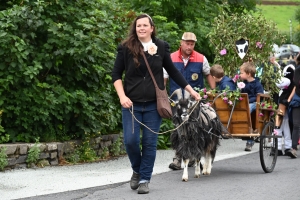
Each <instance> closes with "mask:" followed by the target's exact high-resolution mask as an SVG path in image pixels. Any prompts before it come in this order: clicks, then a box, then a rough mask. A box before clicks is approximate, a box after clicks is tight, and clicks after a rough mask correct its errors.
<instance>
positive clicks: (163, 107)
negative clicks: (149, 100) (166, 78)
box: [142, 50, 173, 118]
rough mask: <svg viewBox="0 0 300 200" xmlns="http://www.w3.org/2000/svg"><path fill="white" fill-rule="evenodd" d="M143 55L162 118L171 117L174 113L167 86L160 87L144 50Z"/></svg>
mask: <svg viewBox="0 0 300 200" xmlns="http://www.w3.org/2000/svg"><path fill="white" fill-rule="evenodd" d="M142 55H143V57H144V60H145V63H146V65H147V68H148V71H149V73H150V75H151V78H152V81H153V83H154V86H155V92H156V102H157V111H158V113H159V115H160V116H161V117H162V118H171V117H172V116H173V115H172V109H171V105H170V102H169V97H168V94H167V91H166V87H165V89H163V90H161V89H159V87H158V85H157V83H156V80H155V78H154V76H153V73H152V71H151V68H150V66H149V63H148V61H147V59H146V56H145V53H144V51H143V50H142Z"/></svg>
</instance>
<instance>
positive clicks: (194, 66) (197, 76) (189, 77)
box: [164, 32, 215, 170]
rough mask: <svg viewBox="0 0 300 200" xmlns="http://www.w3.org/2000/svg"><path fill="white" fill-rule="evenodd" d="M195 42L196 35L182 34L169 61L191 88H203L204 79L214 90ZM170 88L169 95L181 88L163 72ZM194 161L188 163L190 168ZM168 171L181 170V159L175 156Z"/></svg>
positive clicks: (205, 62)
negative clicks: (178, 45) (177, 47)
mask: <svg viewBox="0 0 300 200" xmlns="http://www.w3.org/2000/svg"><path fill="white" fill-rule="evenodd" d="M196 42H197V38H196V35H195V34H194V33H192V32H185V33H183V35H182V37H181V41H180V48H179V49H178V50H177V51H175V52H173V53H172V54H171V59H172V61H173V63H174V65H175V67H176V68H177V70H178V71H180V72H181V74H182V75H183V76H184V78H185V79H186V81H187V82H188V83H189V84H190V85H191V86H192V87H193V88H198V89H202V88H204V77H206V80H207V82H208V84H209V86H210V88H211V89H214V88H215V81H214V80H213V78H212V76H211V75H210V66H209V63H208V61H207V59H206V57H205V56H204V55H202V54H200V53H198V52H197V51H195V50H194V48H195V44H196ZM169 78H170V80H169V84H170V85H169V86H170V94H172V93H173V92H174V91H175V90H176V89H178V88H182V87H181V86H180V85H178V84H177V83H176V82H175V80H174V79H173V78H172V77H169V72H167V71H166V70H164V82H165V85H166V84H167V81H168V79H169ZM193 163H194V161H191V162H190V163H189V166H192V165H193ZM169 168H170V169H173V170H179V169H181V158H178V157H177V156H176V155H175V157H174V158H173V162H172V163H171V164H170V165H169Z"/></svg>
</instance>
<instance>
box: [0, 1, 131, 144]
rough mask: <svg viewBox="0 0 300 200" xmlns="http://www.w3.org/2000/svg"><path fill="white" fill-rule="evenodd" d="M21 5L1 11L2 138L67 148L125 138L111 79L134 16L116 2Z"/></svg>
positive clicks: (47, 2)
mask: <svg viewBox="0 0 300 200" xmlns="http://www.w3.org/2000/svg"><path fill="white" fill-rule="evenodd" d="M15 2H21V3H20V4H18V3H12V4H5V5H3V2H2V3H1V8H2V9H3V6H4V7H5V9H3V10H2V11H1V12H0V108H1V109H0V110H3V113H2V126H3V127H4V129H5V132H4V133H3V132H2V133H0V136H4V135H5V134H8V135H9V136H10V141H12V142H15V141H24V142H32V141H35V140H34V138H38V137H39V138H40V141H59V140H68V139H74V138H82V136H83V135H84V133H85V132H89V133H94V134H99V133H100V134H105V133H112V132H113V131H116V130H118V129H119V128H120V120H119V119H120V115H121V113H120V112H121V111H120V103H119V99H118V97H117V95H116V92H115V90H114V88H113V85H112V82H111V76H110V74H111V69H112V67H113V63H114V57H115V51H116V45H117V44H118V43H119V42H120V40H121V39H120V38H122V37H123V35H124V34H126V31H124V30H127V27H128V21H131V20H132V19H131V18H130V16H129V15H130V13H129V14H128V13H125V12H124V11H123V10H121V9H120V8H119V4H118V3H117V2H115V1H114V0H75V1H70V0H59V1H52V0H48V1H47V0H46V1H38V0H34V1H33V0H31V1H30V0H24V1H15ZM0 143H1V141H0Z"/></svg>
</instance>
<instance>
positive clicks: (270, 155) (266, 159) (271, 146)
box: [259, 122, 278, 173]
mask: <svg viewBox="0 0 300 200" xmlns="http://www.w3.org/2000/svg"><path fill="white" fill-rule="evenodd" d="M273 130H274V123H273V122H267V123H266V124H265V126H264V128H263V131H262V134H261V136H260V137H261V138H260V145H259V156H260V163H261V166H262V168H263V170H264V171H265V172H266V173H270V172H272V171H273V170H274V168H275V165H276V161H277V155H278V151H277V150H278V139H277V138H272V137H268V136H272V135H274V133H273Z"/></svg>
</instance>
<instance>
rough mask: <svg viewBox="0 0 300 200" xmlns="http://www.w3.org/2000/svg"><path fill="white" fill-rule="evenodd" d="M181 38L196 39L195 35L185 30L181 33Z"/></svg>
mask: <svg viewBox="0 0 300 200" xmlns="http://www.w3.org/2000/svg"><path fill="white" fill-rule="evenodd" d="M181 39H182V40H192V41H195V42H196V41H197V38H196V35H195V34H194V33H192V32H185V33H184V34H183V35H182V38H181Z"/></svg>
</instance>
